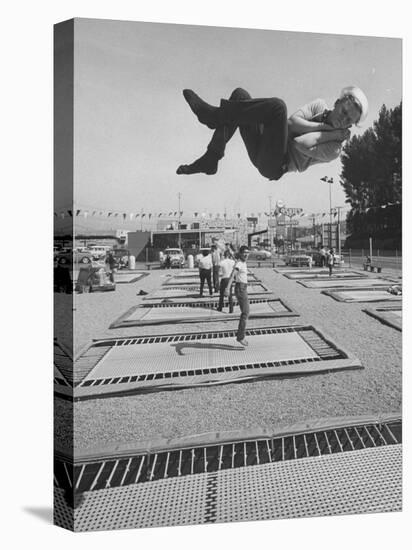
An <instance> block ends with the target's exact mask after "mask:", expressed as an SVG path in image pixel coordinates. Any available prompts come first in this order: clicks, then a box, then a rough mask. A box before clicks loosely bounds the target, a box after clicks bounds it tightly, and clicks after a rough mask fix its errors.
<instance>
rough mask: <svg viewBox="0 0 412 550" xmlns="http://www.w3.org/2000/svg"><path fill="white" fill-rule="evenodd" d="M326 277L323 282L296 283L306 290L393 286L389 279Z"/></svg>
mask: <svg viewBox="0 0 412 550" xmlns="http://www.w3.org/2000/svg"><path fill="white" fill-rule="evenodd" d="M331 279H332V278H329V277H327V278H326V279H325V280H324V281H299V280H298V281H296V282H297V283H299V284H300V285H303V286H304V287H306V288H371V287H375V286H376V287H385V288H386V287H389V286H391V285H393V281H392V280H390V279H378V278H376V279H373V278H369V277H365V278H360V279H346V280H339V279H332V280H331Z"/></svg>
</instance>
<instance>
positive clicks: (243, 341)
mask: <svg viewBox="0 0 412 550" xmlns="http://www.w3.org/2000/svg"><path fill="white" fill-rule="evenodd" d="M236 342H239V344H242V346H244V347H246V346H248V345H249V342H248V341H247V340H246V339H245V338H243V340H239V339H238V338H236Z"/></svg>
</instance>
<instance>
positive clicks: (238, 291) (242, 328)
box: [225, 245, 249, 346]
mask: <svg viewBox="0 0 412 550" xmlns="http://www.w3.org/2000/svg"><path fill="white" fill-rule="evenodd" d="M248 255H249V248H248V247H247V246H246V245H243V246H241V247H240V249H239V259H238V261H237V262H236V263H235V266H234V268H233V271H232V275H231V276H230V278H229V281H228V284H227V287H226V291H225V295H226V296H229V293H230V288H231V286H232V281H233V280H234V281H235V296H236V298H237V302H238V304H239V307H240V319H239V325H238V329H237V334H236V341H237V342H239V344H242V346H247V345H248V341H247V340H246V339H245V335H246V323H247V320H248V318H249V297H248V293H247V265H246V260H247V258H248Z"/></svg>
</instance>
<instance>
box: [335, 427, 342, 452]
mask: <svg viewBox="0 0 412 550" xmlns="http://www.w3.org/2000/svg"><path fill="white" fill-rule="evenodd" d="M333 433H334V435H335V438H336V441H337V442H338V445H339V449H340V451H341V453H343V447H342V443H341V442H340V439H339V436H338V434H337V432H336V430H333Z"/></svg>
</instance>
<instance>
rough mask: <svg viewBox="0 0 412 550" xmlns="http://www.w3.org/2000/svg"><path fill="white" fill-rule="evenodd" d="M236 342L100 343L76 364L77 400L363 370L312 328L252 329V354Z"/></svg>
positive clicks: (202, 336)
mask: <svg viewBox="0 0 412 550" xmlns="http://www.w3.org/2000/svg"><path fill="white" fill-rule="evenodd" d="M235 337H236V331H235V330H230V331H223V330H220V331H215V332H212V331H210V332H192V333H187V334H168V335H164V336H145V337H138V338H114V339H107V340H98V341H96V342H95V343H93V344H92V345H91V346H90V347H89V348H88V349H87V350H86V351H85V352H84V354H83V355H82V356H80V358H79V359H78V360H77V361H76V370H77V369H79V370H80V371H82V372H84V373H85V374H84V377H83V378H82V381H81V382H80V383H79V384H78V385H77V386H76V387H75V398H85V397H89V396H99V395H107V394H110V393H123V392H126V391H139V390H142V391H146V390H155V389H176V388H179V387H180V388H182V387H191V386H197V385H210V384H225V383H230V382H237V381H240V380H246V379H255V378H262V377H270V376H277V375H287V376H291V375H306V374H311V373H319V372H330V371H333V370H340V369H347V368H349V369H354V368H362V364H361V362H360V361H359V360H358V359H357V358H356V357H353V356H352V355H351V354H349V353H348V352H347V351H345V350H343V349H342V348H341V347H340V346H339V347H338V346H337V345H336V344H334V343H333V342H332V341H331V339H330V338H326V337H325V336H324V335H323V334H322V333H320V332H319V331H318V330H317V329H316V328H314V327H313V326H310V325H309V326H292V325H289V326H283V327H264V328H253V329H247V331H246V338H247V339H248V341H249V346H248V347H247V348H244V347H243V346H241V345H240V344H238V343H237V342H236V341H235Z"/></svg>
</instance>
